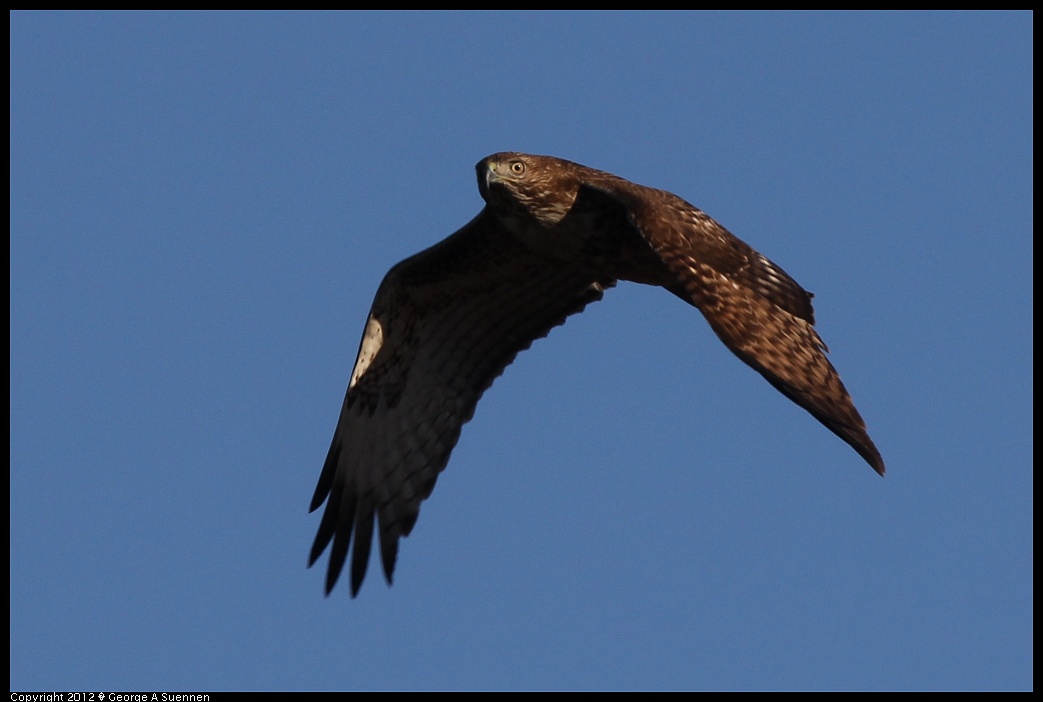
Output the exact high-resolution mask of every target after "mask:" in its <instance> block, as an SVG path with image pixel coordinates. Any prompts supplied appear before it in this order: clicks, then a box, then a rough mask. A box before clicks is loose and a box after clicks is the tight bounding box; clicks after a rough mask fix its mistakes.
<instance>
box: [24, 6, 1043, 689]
mask: <svg viewBox="0 0 1043 702" xmlns="http://www.w3.org/2000/svg"><path fill="white" fill-rule="evenodd" d="M10 31H11V101H10V106H11V107H10V109H11V132H10V142H11V169H10V170H11V215H10V222H11V449H10V452H11V687H12V689H17V690H24V689H37V690H94V691H135V690H236V689H261V690H264V689H276V690H282V689H285V690H336V689H347V690H363V689H1030V688H1031V687H1032V685H1033V676H1032V623H1031V622H1032V537H1031V532H1032V521H1033V520H1032V488H1033V481H1032V474H1031V464H1032V432H1031V420H1032V390H1031V388H1032V314H1033V310H1032V292H1033V290H1032V253H1033V247H1032V156H1031V154H1032V146H1033V144H1032V118H1033V115H1032V69H1031V65H1032V16H1031V15H1030V14H1025V13H1022V14H989V13H984V14H852V13H844V14H651V13H638V14H570V13H561V14H505V13H494V14H50V13H29V14H25V13H15V14H12V15H11V30H10ZM502 150H519V151H528V152H532V153H546V154H553V155H556V156H561V157H564V158H569V159H572V160H575V161H579V162H581V163H584V164H586V165H589V166H592V167H596V168H600V169H603V170H608V171H611V172H614V173H617V174H618V175H621V176H623V177H625V178H628V179H630V180H633V181H636V182H639V183H642V184H645V185H650V186H654V187H659V188H663V189H666V190H670V191H672V192H675V193H677V194H679V195H680V196H682V197H684V198H685V199H687V200H689V201H690V202H692V203H693V204H695V205H696V206H698V207H700V208H702V209H703V210H705V211H706V212H708V213H709V214H710V215H712V216H713V217H715V218H716V219H717V220H718V221H720V222H721V223H722V224H724V225H725V226H726V227H728V228H729V229H730V230H731V231H733V232H734V233H735V234H736V235H738V236H739V237H741V238H743V239H744V240H746V241H747V242H749V243H750V244H751V245H753V246H754V247H756V248H757V249H758V250H760V251H761V252H763V253H764V254H765V255H766V256H768V257H769V258H771V259H772V260H774V261H775V262H777V263H779V264H780V265H781V266H783V267H784V268H785V269H786V270H787V271H788V272H789V273H791V274H792V275H793V276H794V277H795V278H796V279H797V280H798V281H799V282H800V283H801V284H802V285H803V286H804V287H806V288H808V289H809V290H811V291H813V292H814V293H815V294H816V298H815V303H816V313H817V318H818V329H819V331H820V333H821V334H822V336H823V338H824V339H825V340H826V342H827V343H828V344H829V345H830V348H831V349H832V354H831V359H832V361H833V363H834V364H835V365H836V366H837V368H838V369H839V370H840V373H841V375H842V376H843V378H844V381H845V383H846V384H847V386H848V388H849V390H850V391H851V393H852V395H853V396H854V398H855V401H856V403H857V406H858V408H859V409H860V411H861V413H862V414H863V416H864V417H865V419H866V421H867V423H868V426H869V430H870V433H871V435H872V437H873V439H874V440H875V442H876V444H877V445H878V447H879V448H880V450H881V452H882V453H883V456H884V458H885V460H886V461H887V466H888V475H887V477H886V478H884V479H881V478H879V477H877V476H876V475H875V474H874V473H873V471H872V470H871V469H870V468H869V467H868V466H867V465H866V464H865V463H864V462H863V461H862V460H861V459H860V458H859V457H858V455H857V454H855V453H854V452H853V451H852V450H851V449H850V448H849V447H847V446H846V445H845V444H844V443H843V442H841V441H840V440H839V439H837V438H836V437H835V436H833V435H832V434H830V433H829V432H828V431H827V430H825V429H824V428H823V427H822V426H821V425H819V424H818V423H817V422H816V421H814V420H813V419H812V418H811V417H810V416H809V415H807V414H806V413H805V412H803V411H801V410H800V409H799V408H797V407H796V406H795V405H792V404H791V403H790V402H789V401H787V400H786V399H785V398H783V397H782V396H781V395H779V394H778V393H777V392H776V391H775V390H774V389H772V388H771V387H770V386H769V385H768V384H767V383H765V382H764V381H763V380H762V379H761V378H760V377H759V376H758V375H757V374H756V373H754V372H753V371H751V370H750V369H748V368H746V367H745V366H743V365H742V364H741V363H740V362H739V361H738V360H737V359H735V358H734V357H733V356H732V355H731V354H730V353H728V352H727V350H725V349H724V347H723V346H722V345H721V344H720V343H719V342H718V341H717V339H716V338H715V337H714V335H713V334H712V332H711V331H710V329H709V327H708V326H707V325H706V323H705V321H704V320H703V318H702V316H701V315H700V314H699V313H698V312H697V311H695V310H694V309H692V308H690V307H688V306H686V305H684V304H683V303H681V302H680V301H679V300H677V299H676V298H674V297H673V296H672V295H670V294H669V293H666V292H665V291H662V290H658V289H653V288H647V287H641V286H637V285H633V284H621V285H620V286H619V287H618V288H616V289H615V290H613V291H611V292H610V293H609V294H608V295H606V297H605V300H604V301H602V302H600V303H598V304H597V305H594V306H592V307H590V308H589V309H588V310H587V311H586V312H585V313H584V314H583V315H580V316H578V317H574V318H572V319H570V320H569V322H568V323H567V324H566V325H565V326H564V327H562V328H560V329H557V330H555V331H554V332H553V333H551V335H550V336H549V337H548V338H547V339H544V340H541V341H539V342H537V343H536V344H535V345H534V347H533V348H532V349H531V350H529V351H527V352H525V353H523V354H522V355H521V356H519V358H518V359H517V361H516V362H515V364H514V365H512V366H511V367H510V368H508V370H507V372H506V373H505V374H504V376H503V377H502V378H500V379H499V380H497V382H496V383H495V385H494V386H493V387H492V389H491V390H490V391H489V392H488V393H487V394H486V396H485V398H484V399H483V401H482V403H481V404H480V405H479V407H478V411H477V413H476V416H475V418H474V420H473V421H472V422H471V423H470V424H468V425H467V426H466V427H465V428H464V431H463V434H462V437H461V440H460V443H459V445H458V447H457V449H456V451H455V452H454V455H453V457H452V459H451V461H450V464H449V467H448V469H447V470H446V471H445V472H444V473H443V474H442V476H441V477H440V479H439V482H438V486H437V488H436V489H435V492H434V494H433V495H432V497H431V498H430V499H429V500H428V501H427V502H426V503H425V504H424V507H423V509H422V511H421V514H420V519H419V521H418V523H417V526H416V528H415V530H414V532H413V534H412V535H411V536H410V537H409V538H408V539H405V540H404V541H403V542H402V548H401V551H400V554H399V561H398V569H397V572H396V582H395V585H394V587H392V588H390V589H388V588H387V587H386V586H385V584H384V583H383V581H382V580H381V579H380V577H379V573H378V572H377V571H376V570H375V569H371V571H370V575H369V578H368V579H367V581H366V583H365V584H364V586H363V588H362V591H361V593H360V596H359V597H358V599H356V600H351V599H350V597H349V596H348V592H347V588H346V587H338V589H337V590H335V591H334V593H333V595H332V596H331V597H329V598H328V599H327V598H325V597H323V593H322V584H323V573H322V570H321V569H320V568H318V567H316V568H313V569H311V570H307V569H306V568H305V561H306V556H307V551H308V548H309V546H310V543H311V539H312V537H313V535H314V532H315V529H316V528H317V526H318V521H319V517H318V515H317V514H311V515H309V514H308V512H307V507H308V502H309V500H310V498H311V493H312V490H313V489H314V487H315V481H316V479H317V478H318V474H319V469H320V468H321V465H322V461H323V458H324V457H325V453H326V450H327V448H328V445H329V440H330V437H331V435H332V431H333V427H334V424H335V422H336V418H337V413H338V411H339V408H340V403H341V401H342V399H343V393H344V389H345V386H346V384H347V381H348V376H349V373H350V370H351V364H352V363H353V361H354V357H355V352H356V350H357V348H358V340H359V338H360V336H361V333H362V325H363V322H364V320H365V316H366V313H367V311H368V309H369V305H370V302H371V301H372V297H373V294H374V292H375V291H376V288H377V285H378V284H379V282H380V279H381V277H382V276H383V275H384V273H385V272H386V271H387V269H388V268H389V267H390V266H391V265H393V264H394V263H395V262H397V261H398V260H400V259H402V258H404V257H406V256H408V255H410V254H412V253H414V252H416V251H418V250H420V249H421V248H424V247H426V246H429V245H430V244H432V243H434V242H436V241H438V240H440V239H441V238H443V237H445V236H447V235H448V234H450V233H451V232H453V231H454V230H455V229H456V228H458V227H459V226H461V225H463V224H464V223H465V222H467V221H468V220H469V219H470V218H471V217H472V216H473V215H474V214H475V213H476V212H478V210H479V209H480V207H481V204H482V202H481V199H480V197H479V195H478V192H477V188H476V185H475V182H474V171H473V166H474V163H475V162H477V161H478V160H479V159H480V158H482V157H483V156H485V155H487V154H489V153H492V152H495V151H502ZM324 564H325V561H323V565H324ZM342 585H344V583H342Z"/></svg>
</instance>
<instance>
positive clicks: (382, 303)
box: [309, 210, 615, 596]
mask: <svg viewBox="0 0 1043 702" xmlns="http://www.w3.org/2000/svg"><path fill="white" fill-rule="evenodd" d="M614 284H615V280H613V279H610V278H604V277H597V276H594V275H592V274H591V273H589V272H585V271H582V270H580V269H577V268H575V267H572V266H570V265H568V264H565V263H561V262H556V261H552V260H549V259H545V258H542V257H539V256H538V255H537V254H534V253H532V252H531V251H529V250H528V249H526V248H524V247H523V246H521V245H520V244H518V243H517V242H516V241H515V240H514V239H513V238H512V237H511V236H510V235H509V234H508V233H506V232H504V231H501V230H499V228H498V227H497V226H496V225H495V221H494V218H493V217H491V216H490V215H488V214H487V212H486V211H485V210H483V212H482V213H480V214H479V215H478V216H477V217H476V218H475V219H474V220H472V221H471V222H470V223H469V224H467V225H466V226H465V227H463V228H462V229H461V230H460V231H458V232H456V233H455V234H453V235H452V236H450V237H449V238H448V239H446V240H444V241H442V242H441V243H439V244H436V245H435V246H433V247H431V248H429V249H427V250H426V251H422V252H421V253H419V254H417V255H415V256H412V257H410V258H408V259H406V260H404V261H402V262H401V263H399V264H398V265H396V266H395V267H394V268H392V269H391V270H390V271H389V272H388V274H387V276H385V278H384V280H383V282H382V283H381V285H380V288H379V289H378V291H377V295H376V299H375V300H374V301H373V307H372V309H371V311H370V314H369V319H368V321H367V323H366V329H365V332H364V334H363V339H362V343H361V345H360V348H359V355H358V360H357V361H356V363H355V368H354V370H353V371H352V375H351V381H350V384H349V386H348V391H347V394H346V396H345V399H344V404H343V407H342V409H341V413H340V420H339V421H338V423H337V428H336V431H335V433H334V436H333V442H332V444H331V446H330V450H329V453H328V455H327V456H326V462H325V464H324V465H323V469H322V474H321V476H320V477H319V483H318V485H317V486H316V488H315V496H314V497H313V499H312V503H311V509H312V510H315V509H317V508H318V507H319V506H320V505H321V504H322V503H323V501H326V509H325V512H324V513H323V516H322V521H321V523H320V525H319V530H318V534H317V535H316V537H315V542H314V543H313V545H312V549H311V555H310V559H309V565H312V564H314V563H315V561H316V560H317V559H318V557H319V556H320V555H321V554H322V552H323V551H324V550H325V549H326V547H327V546H328V545H329V544H330V542H331V541H332V544H333V548H332V551H331V554H330V561H329V570H328V571H327V575H326V592H327V594H328V593H329V592H330V590H331V589H332V588H333V586H334V584H335V583H336V581H337V578H338V577H339V575H340V572H341V569H342V568H343V566H344V562H345V560H346V558H347V554H348V550H349V544H350V542H351V540H352V534H353V533H354V547H353V549H352V562H351V591H352V596H354V595H355V594H356V593H357V592H358V589H359V586H360V585H361V584H362V579H363V577H364V576H365V573H366V565H367V562H368V560H369V552H370V546H371V542H372V535H373V522H374V517H376V521H377V525H378V530H379V531H378V533H379V539H380V552H381V560H382V562H383V566H384V573H385V576H386V578H387V580H388V582H389V583H390V582H391V577H392V572H393V571H394V567H395V557H396V554H397V552H398V540H399V538H401V537H402V536H407V535H408V534H409V532H410V530H411V529H412V527H413V524H414V523H415V522H416V518H417V514H418V513H419V510H420V503H421V502H422V501H423V500H424V499H426V498H427V497H428V495H430V494H431V490H432V488H433V487H434V484H435V480H436V479H437V477H438V474H439V472H441V471H442V469H443V468H445V465H446V462H447V461H448V460H449V454H450V452H451V451H452V450H453V447H454V446H455V445H456V442H457V439H458V438H459V436H460V429H461V427H462V426H463V424H464V423H466V422H467V421H469V420H470V419H471V417H472V416H473V414H474V409H475V405H476V404H477V402H478V399H479V398H480V397H481V396H482V393H483V392H484V391H485V390H486V388H488V387H489V386H490V385H491V384H492V382H493V380H495V379H496V377H497V376H499V375H500V374H501V373H502V372H503V370H504V368H506V367H507V365H508V364H510V363H511V361H512V360H514V357H515V356H516V355H517V354H518V352H520V351H522V350H523V349H526V348H528V347H529V346H530V345H531V344H532V342H533V341H535V340H536V339H539V338H541V337H543V336H546V335H547V333H548V332H549V331H550V330H551V329H552V328H553V327H555V326H557V325H559V324H562V323H563V322H564V321H565V318H566V317H568V316H569V315H571V314H574V313H576V312H580V311H581V310H582V309H583V308H584V307H585V306H586V305H588V304H590V303H591V302H594V301H596V300H600V299H601V296H602V294H603V292H604V290H605V289H606V288H609V287H611V286H613V285H614Z"/></svg>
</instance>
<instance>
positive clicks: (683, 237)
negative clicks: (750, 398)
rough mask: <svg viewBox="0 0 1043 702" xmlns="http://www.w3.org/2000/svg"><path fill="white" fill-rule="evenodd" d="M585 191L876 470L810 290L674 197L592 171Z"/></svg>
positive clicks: (752, 358)
mask: <svg viewBox="0 0 1043 702" xmlns="http://www.w3.org/2000/svg"><path fill="white" fill-rule="evenodd" d="M585 187H590V188H593V189H595V190H598V191H600V193H601V195H602V196H605V195H608V196H611V197H613V198H616V199H617V201H619V202H621V203H623V205H624V206H625V207H626V208H627V211H628V217H629V220H630V222H631V223H632V224H633V225H634V227H635V228H636V229H637V230H638V232H639V233H640V234H641V236H642V237H643V238H644V239H645V240H646V241H647V242H648V243H649V244H650V245H651V247H652V249H653V250H654V251H655V252H656V253H657V254H658V255H659V257H660V258H661V259H662V261H663V262H664V263H665V264H666V266H667V268H669V269H670V271H671V272H672V273H673V274H674V276H676V279H677V286H676V287H674V286H670V289H671V290H672V291H673V292H674V293H675V294H677V295H679V296H681V297H682V298H684V299H687V300H688V301H689V302H691V304H693V305H695V306H696V307H698V308H699V310H700V311H701V312H702V313H703V315H704V316H705V317H706V319H707V321H708V322H709V323H710V326H711V327H712V328H713V330H714V332H715V333H716V334H717V336H718V337H719V338H720V339H721V341H723V342H724V344H725V345H726V346H727V347H728V348H729V349H730V350H731V351H732V353H734V354H735V355H736V356H738V357H739V358H740V359H741V360H742V361H743V362H744V363H746V364H747V365H749V366H750V367H751V368H753V369H754V370H756V371H757V372H758V373H760V374H761V375H762V376H764V378H765V379H767V381H768V382H769V383H771V384H772V385H773V386H774V387H775V388H776V389H777V390H778V391H779V392H781V393H782V394H783V395H785V396H786V397H788V398H789V399H791V400H793V401H794V402H796V403H797V404H798V405H800V406H801V407H803V408H804V409H806V410H807V411H808V412H810V413H811V415H812V416H814V417H815V419H817V420H819V421H820V422H822V424H824V425H825V426H826V427H827V428H828V429H829V430H830V431H832V432H833V433H834V434H836V435H837V436H839V437H840V438H841V439H843V440H844V441H846V442H847V443H848V444H850V445H851V447H852V448H854V449H855V451H857V452H858V453H859V455H861V456H862V457H863V458H864V459H865V460H866V461H867V462H868V463H869V465H870V466H872V468H873V469H874V470H875V471H876V472H877V473H879V474H881V475H883V474H884V462H883V459H882V458H881V456H880V452H879V451H878V450H877V448H876V446H875V445H874V444H873V441H872V439H870V438H869V434H868V433H867V432H866V425H865V422H864V421H863V420H862V417H861V416H860V415H859V413H858V410H857V409H855V405H854V402H853V401H852V400H851V396H850V395H849V394H848V391H847V389H846V388H845V387H844V384H843V383H842V382H841V380H840V376H839V374H838V373H837V371H836V369H835V368H833V365H832V364H831V363H830V362H829V359H828V358H827V357H826V352H827V351H828V349H827V348H826V345H825V343H823V341H822V339H821V338H820V337H819V335H818V332H816V331H815V328H814V326H813V325H814V323H815V316H814V311H813V308H812V305H811V297H812V296H811V293H809V292H807V291H806V290H804V288H802V287H801V286H800V285H799V284H798V283H797V282H796V281H795V280H793V278H791V277H790V276H789V275H788V274H787V273H786V272H785V271H784V270H782V268H780V267H779V266H777V265H775V264H774V263H772V262H771V261H769V260H768V259H767V258H765V257H764V256H762V255H761V254H759V253H758V252H757V251H755V250H753V249H752V248H751V247H750V246H749V245H748V244H746V243H745V242H743V241H742V240H740V239H738V238H737V237H735V236H734V235H733V234H732V233H731V232H729V231H728V230H727V229H725V228H724V227H722V226H721V225H720V224H718V223H717V222H715V221H714V220H713V219H712V218H711V217H709V216H708V215H706V214H705V213H704V212H702V211H700V210H699V209H697V208H695V207H693V206H692V205H690V204H688V203H687V202H685V201H684V200H682V199H681V198H679V197H677V196H676V195H673V194H671V193H667V192H665V191H661V190H654V189H651V188H645V187H642V186H638V185H634V184H632V183H629V182H627V181H624V180H622V179H618V178H615V177H614V176H607V177H606V176H603V175H602V174H597V175H596V176H595V178H594V179H593V181H592V182H591V183H589V184H588V185H586V186H585Z"/></svg>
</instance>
